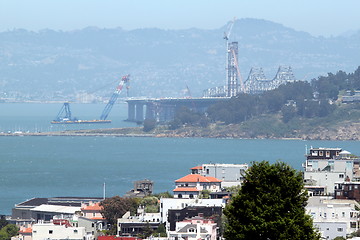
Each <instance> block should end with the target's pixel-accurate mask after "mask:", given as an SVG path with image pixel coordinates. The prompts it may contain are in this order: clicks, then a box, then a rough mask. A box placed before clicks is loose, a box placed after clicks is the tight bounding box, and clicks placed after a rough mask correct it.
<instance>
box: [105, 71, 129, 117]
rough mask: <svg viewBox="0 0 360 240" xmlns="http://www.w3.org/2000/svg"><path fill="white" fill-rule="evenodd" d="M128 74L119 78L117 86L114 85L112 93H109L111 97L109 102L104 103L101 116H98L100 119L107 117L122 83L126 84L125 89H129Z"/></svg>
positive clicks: (121, 87)
mask: <svg viewBox="0 0 360 240" xmlns="http://www.w3.org/2000/svg"><path fill="white" fill-rule="evenodd" d="M129 78H130V74H128V75H125V76H123V77H122V78H121V80H120V82H119V84H118V86H117V87H116V89H115V91H114V93H113V94H112V95H111V98H110V100H109V102H108V103H107V104H106V106H105V108H104V110H103V112H102V114H101V116H100V120H106V118H107V117H108V115H109V113H110V111H111V109H112V107H113V106H114V103H115V102H116V100H117V98H118V96H119V95H120V93H121V91H122V89H123V87H124V85H126V89H127V90H128V89H129V81H130V79H129Z"/></svg>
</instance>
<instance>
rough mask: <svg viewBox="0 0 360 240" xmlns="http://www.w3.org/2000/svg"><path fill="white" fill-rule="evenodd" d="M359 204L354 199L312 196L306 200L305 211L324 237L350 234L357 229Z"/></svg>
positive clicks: (331, 237)
mask: <svg viewBox="0 0 360 240" xmlns="http://www.w3.org/2000/svg"><path fill="white" fill-rule="evenodd" d="M356 209H360V205H359V204H358V203H357V202H356V201H355V200H344V199H333V198H332V197H325V196H314V197H310V198H309V200H308V205H307V206H306V211H307V213H308V214H309V215H310V216H311V217H312V218H313V224H314V226H315V227H317V228H318V229H319V231H320V233H321V234H322V237H323V238H324V239H334V238H335V237H338V236H341V237H346V235H348V234H351V233H353V232H356V231H357V230H359V227H360V225H359V211H358V210H356Z"/></svg>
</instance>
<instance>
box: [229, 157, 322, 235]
mask: <svg viewBox="0 0 360 240" xmlns="http://www.w3.org/2000/svg"><path fill="white" fill-rule="evenodd" d="M307 199H308V197H307V193H306V191H305V190H304V185H303V180H302V175H301V173H300V172H298V171H296V170H294V169H293V168H291V167H290V166H288V165H286V164H285V163H282V162H277V163H275V164H270V163H269V162H267V161H263V162H254V163H253V164H252V167H251V168H250V169H249V170H248V171H247V172H246V174H245V181H244V184H243V186H242V187H241V189H240V190H239V192H238V194H237V195H236V196H235V197H234V198H233V199H232V201H231V203H230V204H228V206H227V207H226V209H225V211H224V213H225V216H226V217H227V223H226V230H225V238H226V239H228V240H230V239H237V240H240V239H257V240H262V239H267V240H273V239H274V240H281V239H302V240H307V239H320V238H319V234H318V232H317V231H316V230H315V229H314V227H313V223H312V219H311V217H310V216H309V215H307V214H306V211H305V206H306V204H307Z"/></svg>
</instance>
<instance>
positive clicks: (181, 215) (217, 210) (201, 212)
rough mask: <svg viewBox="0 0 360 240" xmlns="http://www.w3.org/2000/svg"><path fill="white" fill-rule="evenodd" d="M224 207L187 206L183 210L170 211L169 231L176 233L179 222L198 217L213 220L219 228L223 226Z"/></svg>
mask: <svg viewBox="0 0 360 240" xmlns="http://www.w3.org/2000/svg"><path fill="white" fill-rule="evenodd" d="M221 215H222V207H220V206H217V207H216V206H206V207H205V206H187V207H185V208H183V209H169V211H168V219H167V222H168V227H169V228H168V230H169V231H175V227H176V225H177V222H179V221H183V220H185V219H188V218H195V217H197V216H200V217H202V219H211V220H212V221H213V222H214V223H215V224H216V225H218V227H220V224H221Z"/></svg>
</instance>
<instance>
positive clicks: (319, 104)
mask: <svg viewBox="0 0 360 240" xmlns="http://www.w3.org/2000/svg"><path fill="white" fill-rule="evenodd" d="M356 90H360V67H358V69H357V70H356V71H355V72H354V73H349V74H347V73H345V72H343V71H338V72H337V73H336V74H332V73H329V74H328V76H321V77H319V78H318V79H313V80H312V81H311V82H303V81H297V82H293V83H287V84H286V85H282V86H280V87H279V88H277V89H275V90H272V91H268V92H265V93H263V94H261V95H248V94H239V95H238V96H236V97H234V98H231V99H230V100H229V101H228V102H224V103H218V104H215V105H213V106H211V107H210V108H209V109H208V112H207V114H206V115H200V114H196V113H192V112H191V111H190V110H189V109H181V110H180V111H179V112H178V113H177V116H176V119H175V120H174V121H173V122H171V123H170V124H169V129H170V130H172V131H168V132H167V133H166V135H172V136H182V137H234V138H302V139H328V140H335V139H338V140H347V139H353V140H358V139H360V128H359V126H360V120H359V119H360V103H356V102H355V103H351V104H344V103H342V102H341V97H342V94H344V93H346V92H347V91H348V92H349V91H350V94H355V91H356Z"/></svg>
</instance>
